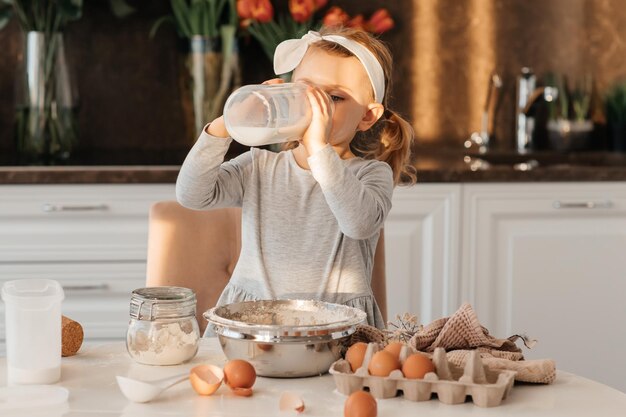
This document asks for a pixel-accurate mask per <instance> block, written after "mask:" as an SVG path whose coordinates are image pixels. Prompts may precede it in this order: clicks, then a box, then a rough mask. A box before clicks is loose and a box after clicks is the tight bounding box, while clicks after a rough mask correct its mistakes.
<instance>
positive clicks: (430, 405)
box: [0, 339, 626, 417]
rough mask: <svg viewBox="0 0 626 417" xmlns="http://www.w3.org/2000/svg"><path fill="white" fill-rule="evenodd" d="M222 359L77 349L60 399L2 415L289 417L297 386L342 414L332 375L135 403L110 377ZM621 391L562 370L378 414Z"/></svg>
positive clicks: (309, 404)
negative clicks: (493, 399)
mask: <svg viewBox="0 0 626 417" xmlns="http://www.w3.org/2000/svg"><path fill="white" fill-rule="evenodd" d="M224 362H225V358H224V355H223V354H222V352H221V349H220V347H219V344H218V342H217V339H203V340H202V343H201V347H200V351H199V353H198V355H197V356H196V358H194V359H193V361H192V362H191V363H188V364H185V365H179V366H162V367H159V366H147V365H139V364H136V363H134V362H133V361H132V360H131V359H130V357H129V356H128V353H127V352H126V348H125V346H124V342H117V343H113V344H106V345H97V346H91V347H83V349H82V350H81V351H80V352H79V354H78V355H76V356H73V357H68V358H63V361H62V374H61V381H60V382H59V383H58V385H60V386H63V387H65V388H67V389H68V390H69V392H70V394H69V400H68V402H67V403H65V404H63V405H58V406H54V407H46V408H45V409H43V410H41V409H39V411H38V409H37V408H32V409H29V410H25V411H23V412H22V413H21V414H18V413H13V414H12V413H10V412H9V413H7V412H6V411H2V410H0V414H2V416H13V415H20V416H26V415H28V416H30V417H34V416H44V415H45V416H46V417H60V416H78V415H80V416H94V417H95V416H99V417H104V416H124V417H130V416H165V415H167V416H247V417H253V416H254V417H263V416H268V417H269V416H272V417H274V416H277V415H283V414H284V415H295V413H282V414H281V413H280V412H279V410H278V400H279V398H280V394H281V393H282V392H284V391H292V392H296V393H298V394H299V395H301V397H302V398H303V400H304V403H305V405H306V410H305V412H304V414H303V415H305V416H311V417H314V416H324V417H332V416H337V417H339V416H342V415H343V405H344V402H345V400H346V397H345V396H344V395H342V394H340V393H338V392H337V391H336V389H335V383H334V380H333V378H332V376H331V375H328V374H326V375H322V376H316V377H310V378H295V379H279V378H263V377H258V378H257V381H256V383H255V385H254V395H253V396H252V397H249V398H244V397H237V396H235V395H233V394H231V393H230V392H229V389H228V388H227V387H226V386H225V385H222V386H221V387H220V388H219V389H218V391H217V392H216V393H215V394H213V395H212V396H209V397H201V396H198V395H197V394H196V393H195V392H194V391H193V390H192V389H191V387H190V385H189V384H188V383H187V382H182V383H180V384H178V385H176V386H174V387H172V388H170V389H169V390H167V391H165V392H164V393H163V394H162V395H161V396H160V397H159V398H157V399H156V400H154V401H152V402H150V403H146V404H138V403H133V402H130V401H128V400H127V399H126V398H125V397H124V396H123V395H122V393H121V392H120V391H119V389H118V387H117V384H116V382H115V376H116V375H125V376H129V377H133V378H138V379H144V380H153V379H159V378H163V377H167V376H171V375H176V374H179V373H182V372H186V371H187V370H189V369H190V368H191V367H192V366H193V365H195V364H200V363H212V364H216V365H219V366H222V365H223V364H224ZM5 385H6V360H5V358H0V386H5ZM625 409H626V394H623V393H621V392H619V391H617V390H615V389H613V388H610V387H608V386H606V385H602V384H599V383H597V382H594V381H591V380H588V379H585V378H582V377H579V376H576V375H573V374H570V373H567V372H558V376H557V380H556V382H555V383H554V384H552V385H531V384H518V385H515V386H514V387H513V389H512V390H511V392H510V394H509V395H508V397H507V398H506V399H504V401H503V402H502V404H501V405H500V406H498V407H493V408H480V407H477V406H475V405H474V404H473V403H472V402H471V401H469V402H465V403H464V404H457V405H447V404H443V403H441V402H439V401H438V400H437V399H436V398H433V399H431V400H429V401H421V402H412V401H408V400H406V399H404V398H402V396H399V397H395V398H390V399H385V400H378V417H391V416H407V415H419V416H422V417H428V416H443V415H445V416H451V417H455V416H470V415H481V416H503V415H506V416H510V417H517V416H533V417H541V416H550V417H558V416H563V417H565V416H567V417H577V416H581V417H582V416H585V417H586V416H589V415H598V416H603V417H613V416H615V417H617V416H623V415H624V410H625Z"/></svg>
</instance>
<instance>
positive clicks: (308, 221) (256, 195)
mask: <svg viewBox="0 0 626 417" xmlns="http://www.w3.org/2000/svg"><path fill="white" fill-rule="evenodd" d="M230 142H231V139H223V138H217V137H213V136H211V135H209V134H208V133H206V132H203V133H202V134H201V135H200V137H199V139H198V141H197V142H196V144H195V145H194V146H193V148H192V149H191V151H190V152H189V155H188V156H187V158H186V159H185V162H184V163H183V166H182V167H181V170H180V173H179V175H178V180H177V181H176V196H177V199H178V202H179V203H180V204H182V205H183V206H185V207H188V208H192V209H196V210H209V209H213V208H219V207H241V208H242V247H241V254H240V256H239V261H238V263H237V265H236V267H235V270H234V271H233V274H232V277H231V279H230V281H229V283H228V284H227V286H226V288H225V289H224V292H223V293H222V295H221V297H220V299H219V300H218V305H223V304H228V303H233V302H239V301H247V300H260V299H288V298H291V299H293V298H300V299H317V300H323V301H327V302H332V303H340V304H345V305H349V306H352V307H356V308H359V309H361V310H363V311H365V312H366V313H367V318H368V323H369V324H371V325H373V326H376V327H378V328H384V327H385V323H384V322H383V319H382V316H381V314H380V310H379V309H378V306H377V304H376V301H375V300H374V297H373V295H372V290H371V286H370V281H371V276H372V266H373V260H374V253H375V250H376V244H377V242H378V237H379V234H380V229H381V227H382V226H383V223H384V221H385V218H386V217H387V214H388V213H389V210H390V209H391V197H392V193H393V178H392V171H391V168H390V166H389V165H388V164H386V163H384V162H380V161H375V160H365V159H362V158H358V157H355V158H351V159H345V160H342V159H341V158H340V157H339V156H338V155H337V153H336V152H335V151H334V150H333V148H332V147H331V146H326V147H325V148H323V149H322V150H320V151H318V152H317V153H315V154H314V155H312V156H310V157H309V158H308V163H309V166H310V170H306V169H303V168H301V167H300V166H299V165H298V164H297V163H296V160H295V158H294V155H293V153H292V152H291V151H283V152H280V153H274V152H270V151H266V150H262V149H257V148H252V149H251V150H250V151H248V152H246V153H244V154H242V155H240V156H238V157H236V158H234V159H232V160H230V161H228V162H223V161H224V155H225V154H226V151H227V150H228V146H229V144H230Z"/></svg>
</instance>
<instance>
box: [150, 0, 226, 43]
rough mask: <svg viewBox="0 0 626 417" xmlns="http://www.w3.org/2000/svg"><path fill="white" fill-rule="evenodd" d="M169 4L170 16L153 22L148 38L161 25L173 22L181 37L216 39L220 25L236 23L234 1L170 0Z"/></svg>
mask: <svg viewBox="0 0 626 417" xmlns="http://www.w3.org/2000/svg"><path fill="white" fill-rule="evenodd" d="M170 4H171V7H172V16H163V17H161V18H159V19H158V20H157V21H156V22H154V25H152V29H151V30H150V36H154V35H155V34H156V32H157V30H158V29H159V27H160V26H161V25H162V24H163V23H165V22H173V23H174V24H175V25H176V30H177V32H178V35H179V36H181V37H184V38H191V37H192V36H195V35H200V36H206V37H209V38H216V37H218V36H219V35H220V27H221V26H222V25H224V24H229V23H230V24H231V25H232V24H233V22H235V23H236V21H237V11H236V8H235V2H234V0H170ZM227 5H228V7H226V6H227Z"/></svg>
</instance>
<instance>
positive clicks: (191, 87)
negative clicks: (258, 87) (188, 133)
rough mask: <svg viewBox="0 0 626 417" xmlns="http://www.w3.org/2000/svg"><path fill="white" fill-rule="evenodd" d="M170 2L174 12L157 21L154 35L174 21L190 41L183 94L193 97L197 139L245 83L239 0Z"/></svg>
mask: <svg viewBox="0 0 626 417" xmlns="http://www.w3.org/2000/svg"><path fill="white" fill-rule="evenodd" d="M170 5H171V9H172V13H171V14H170V15H167V16H163V17H161V18H160V19H158V20H157V21H156V22H155V24H154V25H153V27H152V30H151V31H150V36H151V37H153V36H154V35H155V34H156V32H157V30H158V29H159V27H160V26H161V24H163V23H165V22H170V23H173V24H174V26H175V27H176V31H177V33H178V36H179V37H181V38H182V39H184V40H185V42H186V43H187V48H186V52H187V53H186V63H185V66H186V68H187V73H186V75H185V83H184V84H185V85H184V87H183V94H184V96H191V103H192V108H193V111H192V112H188V113H190V114H193V119H194V120H193V125H194V130H195V133H194V135H193V136H194V138H196V137H197V135H198V134H199V133H200V131H201V130H202V128H203V126H204V124H205V123H207V122H209V121H211V120H213V119H215V118H216V117H218V116H219V115H220V114H221V112H222V108H223V106H224V102H225V101H226V98H227V96H228V94H230V92H231V91H232V90H234V89H235V88H237V87H238V86H239V85H240V84H241V71H240V66H239V54H238V48H237V42H236V32H237V23H238V18H237V12H236V7H235V0H170ZM185 102H186V100H183V103H185Z"/></svg>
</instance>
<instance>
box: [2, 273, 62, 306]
mask: <svg viewBox="0 0 626 417" xmlns="http://www.w3.org/2000/svg"><path fill="white" fill-rule="evenodd" d="M64 298H65V294H64V293H63V287H61V284H59V283H58V281H55V280H52V279H18V280H14V281H7V282H6V283H5V284H4V285H3V286H2V299H3V300H4V301H5V302H21V303H24V302H28V301H31V300H37V302H38V303H41V304H43V305H45V304H51V303H55V302H60V301H62V300H63V299H64Z"/></svg>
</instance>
